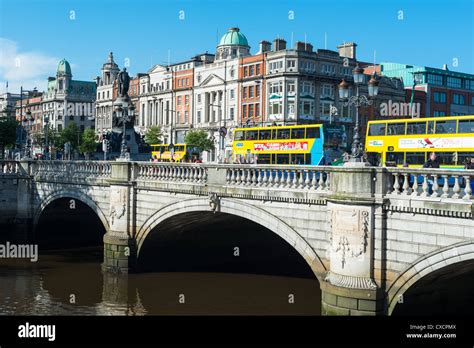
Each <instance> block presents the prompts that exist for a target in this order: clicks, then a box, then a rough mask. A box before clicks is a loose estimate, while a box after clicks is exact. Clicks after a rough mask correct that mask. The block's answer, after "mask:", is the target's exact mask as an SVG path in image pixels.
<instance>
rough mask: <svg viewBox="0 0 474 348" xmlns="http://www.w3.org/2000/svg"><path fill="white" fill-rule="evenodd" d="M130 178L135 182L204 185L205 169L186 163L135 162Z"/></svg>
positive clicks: (205, 178) (204, 167) (201, 166)
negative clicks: (153, 181) (171, 182)
mask: <svg viewBox="0 0 474 348" xmlns="http://www.w3.org/2000/svg"><path fill="white" fill-rule="evenodd" d="M132 178H135V179H136V180H156V181H174V182H180V181H181V182H188V183H205V182H206V180H207V168H206V166H204V165H198V164H187V163H146V162H143V163H142V162H135V163H134V165H133V166H132Z"/></svg>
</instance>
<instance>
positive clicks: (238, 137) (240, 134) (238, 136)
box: [234, 131, 245, 140]
mask: <svg viewBox="0 0 474 348" xmlns="http://www.w3.org/2000/svg"><path fill="white" fill-rule="evenodd" d="M234 140H245V137H244V132H243V131H237V132H235V134H234Z"/></svg>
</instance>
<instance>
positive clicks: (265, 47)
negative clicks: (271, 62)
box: [258, 40, 272, 53]
mask: <svg viewBox="0 0 474 348" xmlns="http://www.w3.org/2000/svg"><path fill="white" fill-rule="evenodd" d="M271 48H272V44H271V43H270V42H268V41H265V40H263V41H260V51H259V52H258V53H264V52H268V51H270V50H271Z"/></svg>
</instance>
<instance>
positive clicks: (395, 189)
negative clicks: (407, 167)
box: [393, 173, 400, 195]
mask: <svg viewBox="0 0 474 348" xmlns="http://www.w3.org/2000/svg"><path fill="white" fill-rule="evenodd" d="M393 176H394V179H395V182H394V184H393V192H394V193H395V194H397V195H399V194H400V181H399V177H398V173H393Z"/></svg>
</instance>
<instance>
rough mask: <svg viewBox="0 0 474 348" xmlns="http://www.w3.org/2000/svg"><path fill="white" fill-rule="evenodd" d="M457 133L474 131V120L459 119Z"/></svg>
mask: <svg viewBox="0 0 474 348" xmlns="http://www.w3.org/2000/svg"><path fill="white" fill-rule="evenodd" d="M458 133H474V120H459V128H458Z"/></svg>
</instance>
